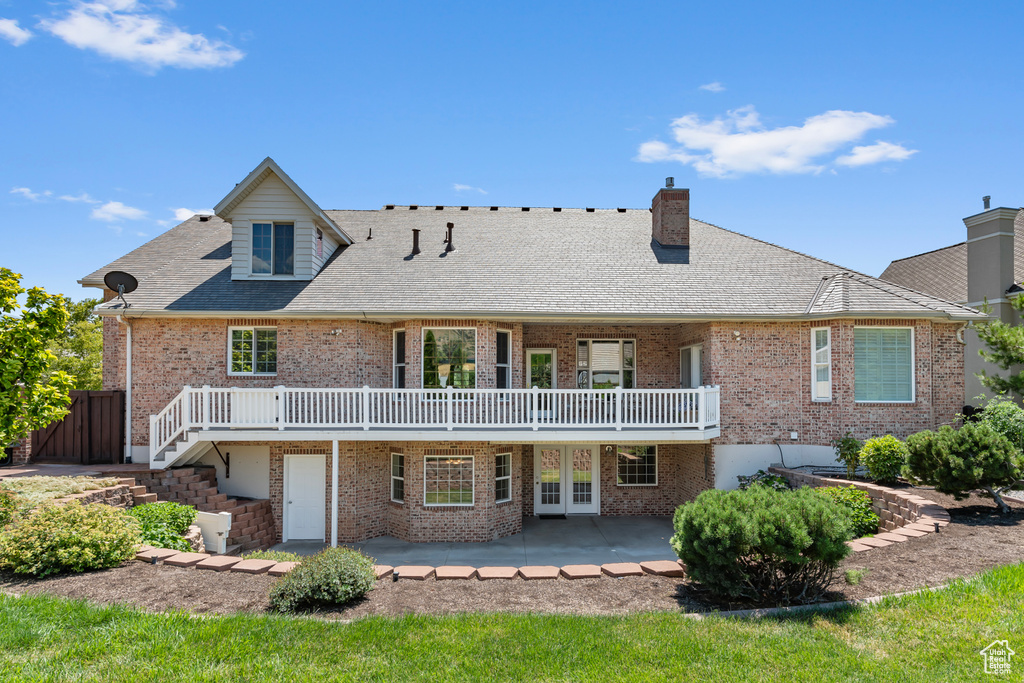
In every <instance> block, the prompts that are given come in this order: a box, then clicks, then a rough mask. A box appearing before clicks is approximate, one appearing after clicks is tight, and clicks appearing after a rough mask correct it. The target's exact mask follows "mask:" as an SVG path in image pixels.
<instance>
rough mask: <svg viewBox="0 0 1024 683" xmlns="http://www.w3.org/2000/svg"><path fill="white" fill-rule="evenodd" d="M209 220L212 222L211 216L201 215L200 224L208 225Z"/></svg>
mask: <svg viewBox="0 0 1024 683" xmlns="http://www.w3.org/2000/svg"><path fill="white" fill-rule="evenodd" d="M209 220H210V216H209V214H205V213H201V214H199V222H200V223H206V222H207V221H209Z"/></svg>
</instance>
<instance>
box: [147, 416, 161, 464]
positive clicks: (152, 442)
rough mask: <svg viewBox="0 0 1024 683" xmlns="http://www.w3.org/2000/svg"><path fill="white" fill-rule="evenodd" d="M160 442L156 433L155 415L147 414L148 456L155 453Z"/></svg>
mask: <svg viewBox="0 0 1024 683" xmlns="http://www.w3.org/2000/svg"><path fill="white" fill-rule="evenodd" d="M158 443H160V437H159V435H158V434H157V433H156V415H150V416H149V457H150V458H152V457H153V456H155V455H156V446H157V444H158Z"/></svg>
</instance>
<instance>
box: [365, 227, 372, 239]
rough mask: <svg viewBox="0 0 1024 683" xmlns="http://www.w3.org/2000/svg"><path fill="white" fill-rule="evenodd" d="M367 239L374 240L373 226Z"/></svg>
mask: <svg viewBox="0 0 1024 683" xmlns="http://www.w3.org/2000/svg"><path fill="white" fill-rule="evenodd" d="M366 239H367V240H372V239H373V228H370V232H368V233H367V235H366Z"/></svg>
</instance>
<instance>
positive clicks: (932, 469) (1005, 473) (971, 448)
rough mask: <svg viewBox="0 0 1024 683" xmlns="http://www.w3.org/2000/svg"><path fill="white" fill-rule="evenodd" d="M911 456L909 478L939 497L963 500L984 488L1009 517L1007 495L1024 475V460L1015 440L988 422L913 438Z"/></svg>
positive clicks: (927, 433)
mask: <svg viewBox="0 0 1024 683" xmlns="http://www.w3.org/2000/svg"><path fill="white" fill-rule="evenodd" d="M907 447H908V448H909V451H910V454H909V457H908V458H907V464H906V466H905V467H904V470H903V473H904V476H905V477H906V478H907V479H908V480H910V482H911V483H912V484H915V485H916V484H928V485H931V486H934V487H935V490H936V491H938V492H939V493H946V494H949V495H951V496H953V497H954V498H956V499H957V500H963V499H964V498H966V497H967V496H968V495H970V492H971V491H973V490H975V489H982V490H984V491H988V493H989V494H990V495H991V496H992V498H993V499H994V500H995V502H996V505H997V506H999V509H1000V510H1001V511H1002V512H1004V513H1006V512H1009V511H1010V508H1009V506H1008V505H1007V504H1006V503H1005V502H1004V501H1003V498H1002V496H1001V494H1002V493H1003V492H1004V491H1006V490H1008V489H1010V488H1011V487H1013V485H1014V484H1015V483H1016V482H1017V481H1018V480H1019V479H1020V478H1021V477H1022V476H1024V458H1022V456H1021V452H1020V451H1019V450H1018V449H1017V448H1016V447H1015V446H1014V445H1013V444H1011V443H1010V441H1009V440H1008V439H1007V438H1006V437H1005V436H1003V435H1002V434H1000V433H999V432H997V431H996V430H995V429H993V428H992V427H991V426H990V425H988V424H986V423H985V422H978V423H972V422H968V423H967V424H965V425H964V426H963V427H961V428H960V429H953V428H952V427H950V426H949V425H945V426H943V427H942V428H940V429H939V431H937V432H931V431H924V432H919V433H917V434H913V435H911V436H910V438H909V439H907Z"/></svg>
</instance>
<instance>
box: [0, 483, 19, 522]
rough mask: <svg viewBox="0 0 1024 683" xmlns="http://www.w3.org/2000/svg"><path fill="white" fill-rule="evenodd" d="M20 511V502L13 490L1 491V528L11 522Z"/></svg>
mask: <svg viewBox="0 0 1024 683" xmlns="http://www.w3.org/2000/svg"><path fill="white" fill-rule="evenodd" d="M17 512H18V502H17V501H16V500H15V497H14V493H12V492H11V491H0V529H2V528H3V527H5V526H7V525H8V524H10V523H11V520H13V519H14V515H15V514H16V513H17Z"/></svg>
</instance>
